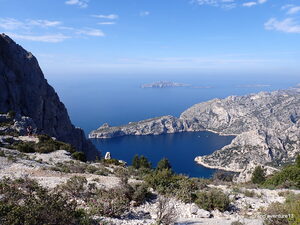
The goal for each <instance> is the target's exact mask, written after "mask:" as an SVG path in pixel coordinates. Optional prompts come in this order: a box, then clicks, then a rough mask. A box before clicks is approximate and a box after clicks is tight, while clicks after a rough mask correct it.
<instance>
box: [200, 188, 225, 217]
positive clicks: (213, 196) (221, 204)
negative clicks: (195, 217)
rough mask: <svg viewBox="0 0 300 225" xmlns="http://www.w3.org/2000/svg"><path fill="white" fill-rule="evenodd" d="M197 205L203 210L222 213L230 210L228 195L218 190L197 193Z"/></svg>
mask: <svg viewBox="0 0 300 225" xmlns="http://www.w3.org/2000/svg"><path fill="white" fill-rule="evenodd" d="M195 203H196V204H197V205H198V206H199V207H200V208H202V209H205V210H209V211H211V210H214V209H218V210H220V211H221V212H224V211H226V210H227V209H228V208H229V204H230V200H229V197H228V195H226V194H224V193H223V192H222V191H220V190H217V189H212V190H209V191H200V192H198V193H197V199H196V200H195Z"/></svg>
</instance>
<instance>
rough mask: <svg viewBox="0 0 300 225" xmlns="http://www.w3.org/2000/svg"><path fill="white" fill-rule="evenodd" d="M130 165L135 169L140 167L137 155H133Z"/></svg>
mask: <svg viewBox="0 0 300 225" xmlns="http://www.w3.org/2000/svg"><path fill="white" fill-rule="evenodd" d="M132 166H133V168H135V169H139V168H140V158H139V156H138V155H135V156H134V157H133V159H132Z"/></svg>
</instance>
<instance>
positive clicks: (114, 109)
mask: <svg viewBox="0 0 300 225" xmlns="http://www.w3.org/2000/svg"><path fill="white" fill-rule="evenodd" d="M46 78H47V79H48V81H49V83H50V84H51V85H52V86H53V87H54V88H55V89H56V91H57V93H58V95H59V96H60V98H61V100H62V101H63V102H64V103H65V105H66V107H67V109H68V112H69V115H70V117H71V120H72V122H73V123H74V124H75V125H76V126H79V127H81V128H83V129H84V131H85V132H86V134H88V133H89V132H90V131H91V130H94V129H97V128H98V127H99V126H101V125H102V124H103V123H109V124H110V125H122V124H127V123H128V122H131V121H138V120H143V119H147V118H151V117H156V116H162V115H173V116H179V115H180V113H181V112H183V111H184V110H185V109H187V108H188V107H191V106H192V105H194V104H196V103H199V102H203V101H207V100H210V99H213V98H225V97H227V96H229V95H245V94H249V93H257V92H260V91H273V90H278V89H286V88H289V87H293V86H295V85H297V84H298V83H300V78H299V77H297V76H286V75H284V76H279V75H277V76H273V75H256V76H254V75H226V76H225V75H207V74H200V75H199V74H191V75H187V74H177V75H151V74H149V75H128V74H126V75H103V74H102V75H74V76H56V75H53V76H49V77H46ZM155 81H173V82H180V83H187V84H190V85H191V86H190V87H177V88H165V89H156V88H144V89H143V88H140V86H141V85H142V84H145V83H152V82H155ZM232 138H233V137H224V136H219V135H217V134H213V133H210V132H196V133H179V134H166V135H160V136H130V137H119V138H115V139H106V140H93V142H94V144H95V145H96V146H97V148H98V149H99V150H101V152H102V153H103V154H105V152H107V151H109V152H111V154H112V156H113V157H114V158H117V159H121V160H125V161H126V162H128V164H130V163H131V160H132V158H133V156H134V155H135V154H139V155H142V154H143V155H145V156H146V157H147V158H148V159H149V160H150V161H151V162H152V164H153V165H154V166H155V165H156V163H157V162H158V161H159V160H160V159H161V158H163V157H167V158H168V159H169V160H170V162H171V164H172V166H173V169H174V170H175V171H176V172H178V173H183V174H186V175H189V176H194V177H210V176H211V175H212V173H213V172H214V171H213V170H211V169H207V168H204V167H202V166H199V165H197V164H195V163H194V161H193V160H194V158H195V156H198V155H205V154H209V153H212V152H213V151H215V150H217V149H220V148H222V147H223V146H224V145H227V144H229V143H230V142H231V140H232Z"/></svg>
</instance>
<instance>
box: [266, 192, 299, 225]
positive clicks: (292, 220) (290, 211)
mask: <svg viewBox="0 0 300 225" xmlns="http://www.w3.org/2000/svg"><path fill="white" fill-rule="evenodd" d="M285 194H286V201H285V202H284V203H279V202H276V203H272V204H270V205H269V207H268V208H267V209H265V210H263V211H262V213H263V215H264V216H265V220H264V224H266V225H285V224H286V225H298V224H300V195H299V194H294V193H292V192H289V193H285Z"/></svg>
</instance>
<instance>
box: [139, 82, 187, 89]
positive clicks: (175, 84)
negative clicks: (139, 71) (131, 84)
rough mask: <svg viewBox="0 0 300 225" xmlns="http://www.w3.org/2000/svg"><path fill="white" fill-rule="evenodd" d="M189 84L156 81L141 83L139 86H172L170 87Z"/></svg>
mask: <svg viewBox="0 0 300 225" xmlns="http://www.w3.org/2000/svg"><path fill="white" fill-rule="evenodd" d="M188 86H190V85H189V84H183V83H176V82H171V81H158V82H154V83H150V84H143V85H141V88H172V87H188Z"/></svg>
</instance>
